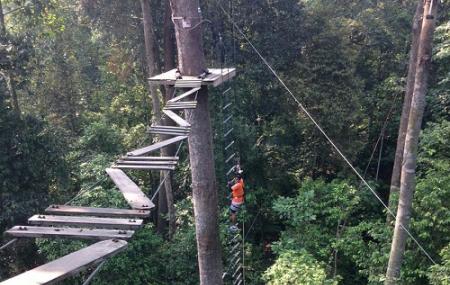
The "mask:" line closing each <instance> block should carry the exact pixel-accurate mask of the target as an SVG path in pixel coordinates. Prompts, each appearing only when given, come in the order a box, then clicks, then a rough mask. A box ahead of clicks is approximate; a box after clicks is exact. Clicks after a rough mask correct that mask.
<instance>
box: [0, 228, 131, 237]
mask: <svg viewBox="0 0 450 285" xmlns="http://www.w3.org/2000/svg"><path fill="white" fill-rule="evenodd" d="M5 233H6V234H7V235H10V236H13V237H23V238H72V239H96V240H105V239H125V240H127V239H130V238H131V237H132V236H133V234H134V231H127V230H108V229H85V228H59V227H35V226H15V227H13V228H11V229H9V230H7V231H6V232H5Z"/></svg>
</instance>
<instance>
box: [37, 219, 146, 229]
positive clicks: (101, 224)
mask: <svg viewBox="0 0 450 285" xmlns="http://www.w3.org/2000/svg"><path fill="white" fill-rule="evenodd" d="M28 223H29V224H31V225H39V226H71V227H87V228H93V227H95V228H102V229H120V230H137V229H139V228H141V227H142V225H143V224H142V223H143V221H142V220H140V219H120V218H98V217H77V216H55V215H34V216H32V217H31V218H29V219H28Z"/></svg>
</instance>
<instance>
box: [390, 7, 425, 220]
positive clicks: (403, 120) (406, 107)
mask: <svg viewBox="0 0 450 285" xmlns="http://www.w3.org/2000/svg"><path fill="white" fill-rule="evenodd" d="M422 16H423V0H419V1H418V2H417V7H416V12H415V14H414V19H413V25H412V42H411V50H410V52H409V63H408V76H407V79H406V89H405V98H404V99H403V108H402V115H401V117H400V127H399V130H398V137H397V147H396V149H395V159H394V167H393V169H392V176H391V187H390V190H389V208H390V209H391V210H392V211H393V212H395V207H396V202H397V201H398V193H399V190H400V176H401V169H402V161H403V150H404V148H405V137H406V128H407V126H408V118H409V111H410V109H411V100H412V97H413V91H414V82H415V79H416V61H417V52H418V50H419V38H420V31H421V30H422ZM392 220H393V219H392V216H391V215H389V214H388V215H387V222H388V223H389V224H390V223H391V222H392Z"/></svg>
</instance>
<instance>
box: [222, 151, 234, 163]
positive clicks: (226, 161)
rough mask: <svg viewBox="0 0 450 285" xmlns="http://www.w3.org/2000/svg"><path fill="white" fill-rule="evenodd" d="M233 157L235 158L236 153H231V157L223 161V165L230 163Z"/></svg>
mask: <svg viewBox="0 0 450 285" xmlns="http://www.w3.org/2000/svg"><path fill="white" fill-rule="evenodd" d="M235 156H236V153H233V154H232V155H230V156H229V157H228V158H227V160H225V163H228V162H230V160H232V159H233V157H235Z"/></svg>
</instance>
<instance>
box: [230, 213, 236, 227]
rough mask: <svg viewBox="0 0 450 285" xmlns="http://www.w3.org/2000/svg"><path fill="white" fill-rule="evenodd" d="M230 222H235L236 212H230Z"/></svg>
mask: <svg viewBox="0 0 450 285" xmlns="http://www.w3.org/2000/svg"><path fill="white" fill-rule="evenodd" d="M231 224H232V225H235V224H236V212H231Z"/></svg>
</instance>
